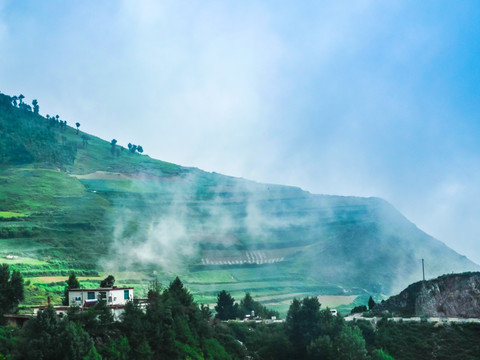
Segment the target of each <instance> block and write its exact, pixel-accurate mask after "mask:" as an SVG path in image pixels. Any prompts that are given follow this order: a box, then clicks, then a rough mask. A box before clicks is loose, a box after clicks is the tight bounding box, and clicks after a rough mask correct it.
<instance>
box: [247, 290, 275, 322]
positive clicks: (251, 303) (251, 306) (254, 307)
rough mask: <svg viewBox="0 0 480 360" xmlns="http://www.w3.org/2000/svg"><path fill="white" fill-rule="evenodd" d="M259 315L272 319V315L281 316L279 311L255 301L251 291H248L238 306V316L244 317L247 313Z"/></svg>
mask: <svg viewBox="0 0 480 360" xmlns="http://www.w3.org/2000/svg"><path fill="white" fill-rule="evenodd" d="M252 312H253V315H255V316H258V317H260V318H262V319H270V318H271V317H272V316H279V314H278V312H277V311H273V310H270V309H267V308H266V307H265V306H263V305H262V304H260V303H259V302H258V301H255V300H254V299H253V298H252V296H251V295H250V293H248V292H247V293H246V294H245V297H244V298H243V299H242V300H240V306H239V308H238V317H240V318H241V317H244V316H245V315H252Z"/></svg>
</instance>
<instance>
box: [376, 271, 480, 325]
mask: <svg viewBox="0 0 480 360" xmlns="http://www.w3.org/2000/svg"><path fill="white" fill-rule="evenodd" d="M374 312H375V313H381V312H389V313H392V314H394V315H402V316H430V317H463V318H472V317H480V272H467V273H462V274H451V275H443V276H440V277H438V278H436V279H434V280H428V281H419V282H416V283H414V284H412V285H410V286H409V287H407V288H406V289H405V290H403V291H402V292H401V293H400V294H398V295H395V296H392V297H390V298H389V299H388V300H386V301H383V302H382V303H380V304H377V305H376V306H375V308H374Z"/></svg>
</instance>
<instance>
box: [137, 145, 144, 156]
mask: <svg viewBox="0 0 480 360" xmlns="http://www.w3.org/2000/svg"><path fill="white" fill-rule="evenodd" d="M137 151H138V152H139V153H140V154H141V153H143V147H142V146H141V145H138V146H137Z"/></svg>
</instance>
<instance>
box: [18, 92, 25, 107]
mask: <svg viewBox="0 0 480 360" xmlns="http://www.w3.org/2000/svg"><path fill="white" fill-rule="evenodd" d="M23 99H25V96H23V95H22V94H20V95H18V101H19V104H18V106H20V105H21V104H23Z"/></svg>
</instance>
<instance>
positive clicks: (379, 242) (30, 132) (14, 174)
mask: <svg viewBox="0 0 480 360" xmlns="http://www.w3.org/2000/svg"><path fill="white" fill-rule="evenodd" d="M1 100H2V98H1V97H0V130H1V131H2V132H3V133H5V134H7V136H4V137H3V138H2V139H0V156H1V157H0V184H1V191H0V201H1V202H0V204H1V208H0V257H3V259H5V261H7V260H8V259H7V258H6V257H7V256H8V255H14V256H18V259H20V260H18V261H15V262H13V260H10V261H12V262H11V266H12V267H13V268H15V269H19V270H21V271H22V272H23V274H24V275H25V276H27V277H31V281H32V283H34V284H33V285H32V289H30V292H29V293H30V294H31V296H37V297H36V298H35V300H38V296H43V292H42V291H47V292H48V291H52V290H53V291H57V292H58V291H60V289H61V288H62V286H61V283H59V282H58V281H52V282H50V283H48V284H47V285H48V286H47V285H45V283H44V282H43V281H42V277H44V276H55V275H61V276H65V275H67V273H68V271H70V270H75V271H76V272H77V273H78V274H80V275H87V277H98V275H102V272H103V271H106V269H109V270H110V269H111V271H113V272H114V273H115V275H117V277H120V278H122V279H121V283H122V284H130V285H135V286H136V288H137V289H145V288H146V286H147V283H148V280H151V279H152V274H153V271H157V272H158V273H159V275H158V276H159V277H160V280H161V281H163V282H167V281H168V280H169V279H171V278H172V277H173V276H174V275H176V274H180V275H181V277H182V279H183V280H184V281H185V282H186V283H187V286H188V287H189V288H190V289H191V290H192V292H194V294H196V296H197V298H198V299H199V300H200V301H201V302H206V303H212V302H214V301H215V295H216V293H217V292H218V291H219V290H221V289H226V290H227V291H230V292H232V294H233V295H234V296H235V297H236V298H239V297H242V296H243V293H244V291H250V292H251V293H252V295H253V296H257V297H258V296H269V302H270V303H272V302H275V301H277V300H278V304H279V305H278V306H279V307H282V306H283V307H285V306H284V305H281V303H282V302H283V304H284V300H285V294H302V296H306V295H314V294H335V295H341V294H345V295H350V294H359V295H361V294H365V293H366V291H370V292H377V293H382V292H383V293H391V292H392V289H393V288H394V287H395V284H396V283H398V284H397V286H398V287H402V286H404V285H406V284H407V283H408V282H410V278H411V277H412V276H413V277H414V276H415V274H412V267H413V266H415V265H416V264H415V262H416V260H418V259H416V258H415V257H418V256H417V255H415V254H419V253H422V255H421V256H422V257H424V258H426V259H427V264H429V265H430V267H431V274H432V275H433V274H439V273H442V272H445V271H451V269H453V270H457V271H463V270H466V269H476V268H475V266H473V265H472V264H471V263H469V262H468V261H467V260H466V259H464V258H462V257H460V256H459V255H458V254H456V253H454V252H453V251H451V250H450V249H448V248H446V247H445V246H444V245H443V244H441V243H440V242H438V241H436V240H435V239H432V238H430V237H428V235H426V234H424V233H422V232H421V231H419V230H418V229H417V228H416V227H415V226H414V225H413V224H411V223H409V222H408V221H407V220H406V219H404V218H403V217H402V216H401V215H400V214H399V213H398V212H396V211H395V210H394V209H393V208H392V207H391V206H390V205H388V204H386V203H385V202H383V201H381V200H379V199H364V198H345V197H336V196H320V195H311V194H309V193H306V192H304V191H301V190H300V189H297V188H292V187H284V186H277V185H268V184H257V183H254V182H250V181H246V180H242V179H236V178H231V177H227V176H222V175H219V174H211V173H205V172H202V171H200V170H197V169H192V168H184V167H181V166H178V165H174V164H170V163H166V162H162V161H159V160H154V159H151V158H149V157H148V156H145V155H140V154H132V153H130V152H129V151H128V150H127V149H122V148H121V147H119V146H116V148H115V149H114V152H113V153H112V147H111V145H110V143H109V142H107V141H104V140H102V139H99V138H97V137H94V136H91V135H88V137H89V140H88V144H84V142H83V141H82V135H86V134H84V133H82V132H79V134H77V132H76V130H75V129H72V128H70V127H67V128H66V129H61V128H59V127H58V126H57V125H55V124H54V123H53V122H52V121H48V120H47V119H44V118H43V117H41V116H38V115H35V114H32V113H30V112H27V111H23V110H20V109H18V108H13V107H11V106H9V105H7V104H5V102H3V103H2V101H1ZM13 144H16V145H15V146H14V145H13ZM95 172H100V173H96V175H95V176H91V175H88V174H92V173H95ZM102 172H103V173H102ZM165 219H169V221H171V220H172V219H173V220H175V221H176V222H180V223H181V230H182V233H183V235H182V237H179V238H178V244H177V248H176V249H175V251H174V252H173V253H172V256H176V255H177V253H181V252H182V247H188V246H191V247H193V248H194V250H195V252H194V253H193V254H187V255H185V254H184V255H182V256H181V257H179V258H178V260H184V261H185V264H186V265H185V266H175V267H171V266H162V265H161V263H160V258H161V257H162V256H163V255H165V254H168V253H167V251H163V249H162V246H164V245H165V244H164V243H161V242H160V243H158V241H159V240H158V239H156V236H158V233H159V232H160V233H161V232H162V231H164V232H167V233H169V231H170V229H171V228H172V227H175V226H174V225H178V224H177V223H174V224H173V225H172V224H171V223H168V224H167V225H166V227H165V228H162V227H161V226H160V225H162V224H163V223H164V222H165ZM152 226H153V227H154V228H155V229H159V230H157V231H156V232H153V233H152V232H151V231H149V229H152ZM119 229H120V230H119ZM162 229H163V230H162ZM172 235H176V234H172ZM152 239H153V240H152ZM114 241H116V242H114ZM148 241H157V243H158V244H157V243H155V244H156V245H155V248H154V249H156V250H151V249H150V250H151V251H153V252H154V253H155V251H158V254H157V253H155V254H154V255H155V256H157V257H151V258H149V259H148V260H142V261H140V260H139V259H137V261H133V262H129V261H130V260H131V257H132V256H133V255H134V254H135V251H136V249H138V248H139V247H141V246H142V245H143V244H145V243H147V242H148ZM119 245H121V246H119ZM128 245H132V248H131V251H129V252H127V254H122V253H121V251H120V250H121V249H122V248H125V247H126V246H128ZM157 245H158V246H157ZM278 249H280V250H278ZM282 249H283V250H282ZM285 249H286V250H285ZM432 249H434V250H435V253H432ZM270 250H275V251H277V252H276V254H278V253H282V254H285V259H284V261H282V262H279V263H275V264H264V265H249V266H245V265H235V266H232V265H220V266H219V265H216V266H204V265H202V259H205V258H208V257H209V256H210V257H211V256H213V257H216V259H214V260H218V258H219V257H220V258H225V259H231V258H232V257H234V258H235V257H236V258H241V257H242V256H244V255H242V254H245V253H246V252H247V251H250V252H253V251H256V254H257V253H258V254H260V255H259V256H267V257H268V256H271V254H272V252H270V253H269V252H268V251H270ZM209 254H210V255H209ZM211 254H214V255H211ZM215 254H216V255H215ZM249 254H250V253H249ZM122 256H123V257H122ZM125 256H126V257H125ZM112 258H113V259H117V261H116V262H113V263H114V264H116V267H115V266H114V267H113V268H112V261H111V260H112ZM446 264H447V265H448V266H450V267H448V266H445V265H446ZM107 265H108V266H109V267H107ZM132 269H135V270H136V271H137V272H136V275H135V276H131V275H130V274H131V273H130V272H129V271H131V270H132ZM138 273H140V274H143V275H141V276H138ZM126 274H128V275H126ZM399 279H401V281H398V280H399ZM57 280H58V279H57ZM60 281H61V280H60ZM85 281H86V283H88V282H87V280H85ZM95 281H96V280H95ZM35 289H36V290H35ZM364 289H366V290H364ZM35 291H37V292H38V293H39V294H40V295H34V294H35ZM363 296H364V295H363Z"/></svg>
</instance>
